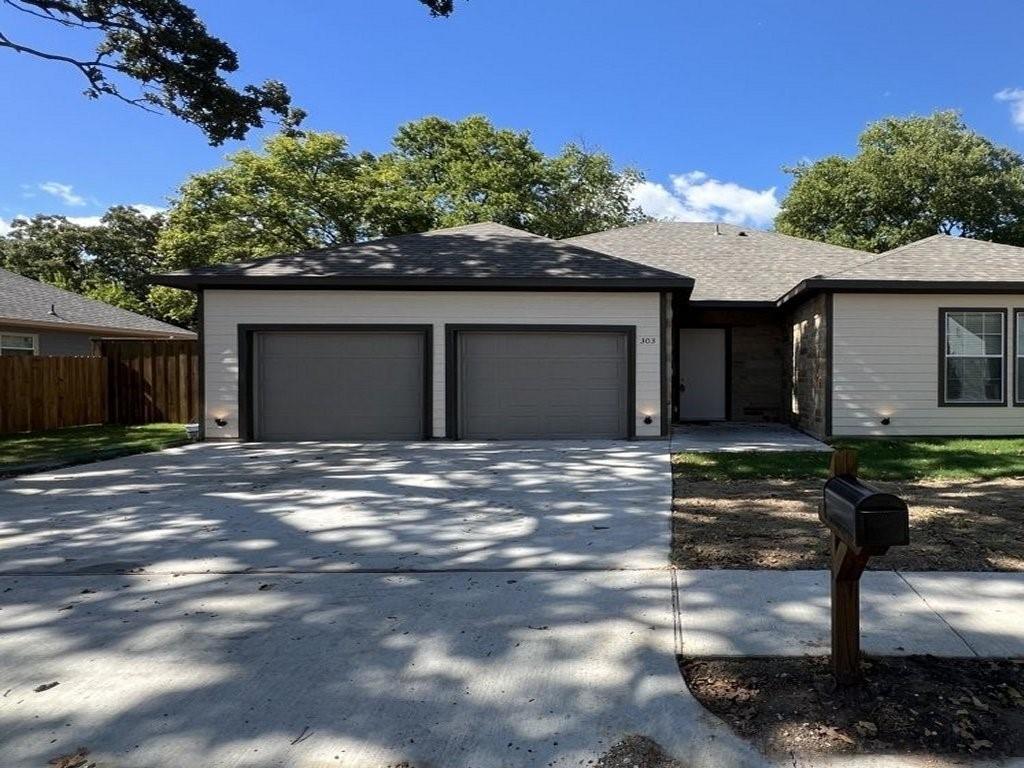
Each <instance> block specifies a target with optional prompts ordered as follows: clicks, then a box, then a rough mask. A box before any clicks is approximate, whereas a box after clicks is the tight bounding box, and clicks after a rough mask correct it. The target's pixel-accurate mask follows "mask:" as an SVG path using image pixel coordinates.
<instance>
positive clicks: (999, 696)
mask: <svg viewBox="0 0 1024 768" xmlns="http://www.w3.org/2000/svg"><path fill="white" fill-rule="evenodd" d="M679 664H680V668H681V669H682V672H683V676H684V677H685V678H686V682H687V684H688V685H689V687H690V690H691V691H692V692H693V695H694V696H696V697H697V699H698V700H699V701H700V702H701V704H703V705H704V706H705V707H706V708H707V709H709V710H710V711H712V712H714V713H715V714H717V715H718V716H720V717H721V718H722V719H723V720H725V721H726V722H727V723H729V724H730V725H731V726H732V728H733V729H734V730H735V731H736V732H737V733H738V734H739V735H740V736H742V737H744V738H746V739H749V740H751V741H752V742H753V743H754V744H755V746H757V747H758V748H759V749H760V750H762V751H763V752H765V753H767V754H771V755H775V754H820V753H890V754H891V753H903V754H938V755H961V756H969V757H972V758H1002V757H1019V756H1024V660H1008V659H993V660H989V659H939V658H935V657H932V656H908V657H884V658H883V657H871V658H866V659H865V661H864V670H865V677H864V681H863V683H862V684H861V685H859V686H854V687H850V688H837V687H836V686H835V685H834V682H833V679H832V676H831V674H830V673H829V668H828V660H827V659H826V658H823V657H782V658H737V659H685V658H680V662H679Z"/></svg>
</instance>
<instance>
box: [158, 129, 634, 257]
mask: <svg viewBox="0 0 1024 768" xmlns="http://www.w3.org/2000/svg"><path fill="white" fill-rule="evenodd" d="M393 144H394V149H393V150H392V151H390V152H386V153H384V154H383V155H381V156H379V157H375V156H373V155H371V154H369V153H366V152H364V153H360V154H353V153H351V152H350V151H349V149H348V146H347V144H346V142H345V140H344V139H343V138H342V137H340V136H338V135H337V134H331V133H315V132H303V133H301V134H296V135H278V136H275V137H272V138H271V139H268V140H267V142H266V143H265V145H264V149H263V151H262V152H254V151H250V150H244V151H242V152H237V153H235V154H234V155H231V156H230V157H229V158H228V162H227V164H226V165H225V166H223V167H221V168H218V169H216V170H213V171H209V172H206V173H200V174H197V175H195V176H193V177H191V178H190V179H188V180H187V181H186V182H185V183H184V185H182V187H181V189H180V190H179V193H178V196H177V199H176V200H175V201H174V203H173V205H172V208H171V210H170V212H169V214H168V219H167V226H166V227H165V228H164V230H163V232H162V233H161V236H160V240H159V250H160V252H161V254H162V256H163V258H164V263H165V264H166V265H167V266H169V267H172V268H180V267H190V266H198V265H202V264H209V263H220V262H229V261H244V260H247V259H251V258H254V257H259V256H266V255H270V254H275V253H287V252H291V251H301V250H306V249H310V248H316V247H321V246H329V245H338V244H343V243H351V242H356V241H359V240H364V239H367V238H371V237H377V236H380V235H396V234H403V233H407V232H420V231H423V230H426V229H431V228H435V227H446V226H455V225H459V224H469V223H473V222H478V221H486V220H493V221H498V222H501V223H504V224H509V225H511V226H516V227H522V228H524V229H528V230H530V231H533V232H537V233H539V234H544V235H548V236H551V237H569V236H571V235H578V234H584V233H586V232H592V231H595V230H599V229H607V228H609V227H615V226H622V225H625V224H629V223H631V222H633V221H636V220H639V219H640V218H642V214H641V213H640V212H639V211H638V210H637V209H635V208H634V207H632V206H631V204H630V198H629V192H630V188H631V186H632V185H633V184H634V183H635V182H636V181H637V180H638V179H639V174H637V173H635V172H633V171H628V170H627V171H624V172H622V173H619V172H616V171H615V169H614V167H613V166H612V163H611V160H610V158H608V156H607V155H604V154H600V153H595V152H588V151H586V150H584V149H582V148H580V147H578V146H575V145H570V146H568V147H566V148H565V150H563V152H561V153H560V154H558V155H556V156H554V157H546V156H545V155H544V154H543V153H542V152H540V151H539V150H537V149H536V148H535V147H534V146H533V144H532V142H531V141H530V136H529V134H527V133H523V132H515V131H509V130H503V129H498V128H495V127H494V126H493V125H491V123H490V122H488V121H487V120H486V119H485V118H482V117H470V118H466V119H465V120H461V121H455V122H453V121H447V120H442V119H440V118H436V117H429V118H426V119H424V120H419V121H417V122H413V123H409V124H408V125H405V126H402V127H401V128H400V129H399V131H398V133H397V135H396V136H395V138H394V142H393Z"/></svg>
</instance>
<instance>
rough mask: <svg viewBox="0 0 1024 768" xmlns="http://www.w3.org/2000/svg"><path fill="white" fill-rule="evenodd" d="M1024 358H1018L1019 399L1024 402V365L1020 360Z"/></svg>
mask: <svg viewBox="0 0 1024 768" xmlns="http://www.w3.org/2000/svg"><path fill="white" fill-rule="evenodd" d="M1022 359H1024V358H1017V400H1018V402H1024V365H1021V364H1020V361H1021V360H1022Z"/></svg>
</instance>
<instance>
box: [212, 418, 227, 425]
mask: <svg viewBox="0 0 1024 768" xmlns="http://www.w3.org/2000/svg"><path fill="white" fill-rule="evenodd" d="M213 423H214V424H216V425H217V426H218V427H226V426H227V425H228V420H227V419H225V418H224V417H223V416H218V417H217V418H215V419H214V420H213Z"/></svg>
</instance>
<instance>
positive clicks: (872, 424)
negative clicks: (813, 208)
mask: <svg viewBox="0 0 1024 768" xmlns="http://www.w3.org/2000/svg"><path fill="white" fill-rule="evenodd" d="M958 307H961V308H975V307H977V308H982V307H984V308H990V307H991V308H994V309H1005V310H1007V317H1008V326H1007V329H1006V332H1007V336H1008V341H1007V344H1006V353H1007V354H1006V363H1005V364H1004V374H1005V383H1004V386H1005V387H1006V388H1007V393H1008V395H1009V397H1008V398H1007V399H1008V404H1007V405H1005V406H1002V405H992V406H987V405H986V406H971V407H956V406H954V407H941V406H940V405H939V387H940V383H939V382H940V379H939V376H940V370H941V369H940V362H941V361H940V357H939V354H940V353H939V310H940V308H949V309H951V308H958ZM1016 307H1024V296H1020V295H1017V296H1015V295H983V294H982V295H978V294H971V295H965V294H941V295H936V294H836V295H835V304H834V315H833V323H834V330H833V392H832V414H833V416H832V419H833V421H832V424H833V433H834V434H836V435H837V436H842V435H851V436H852V435H878V436H883V435H1006V434H1024V407H1013V406H1012V402H1013V396H1012V395H1013V393H1012V384H1013V363H1014V359H1015V356H1014V339H1013V310H1014V308H1016ZM885 417H888V418H889V420H890V424H889V425H888V426H883V425H882V424H881V423H880V421H881V419H882V418H885Z"/></svg>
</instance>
